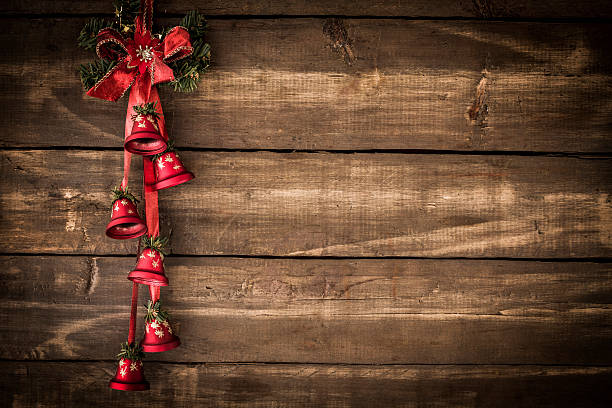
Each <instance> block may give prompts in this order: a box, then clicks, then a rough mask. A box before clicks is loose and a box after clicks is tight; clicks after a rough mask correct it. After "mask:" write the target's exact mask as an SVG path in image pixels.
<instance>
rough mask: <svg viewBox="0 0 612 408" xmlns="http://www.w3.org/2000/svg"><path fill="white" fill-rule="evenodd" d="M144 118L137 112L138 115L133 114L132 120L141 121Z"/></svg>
mask: <svg viewBox="0 0 612 408" xmlns="http://www.w3.org/2000/svg"><path fill="white" fill-rule="evenodd" d="M143 119H144V118H143V117H142V115H141V114H140V113H139V114H138V115H136V116H134V121H136V122H141V121H142V120H143Z"/></svg>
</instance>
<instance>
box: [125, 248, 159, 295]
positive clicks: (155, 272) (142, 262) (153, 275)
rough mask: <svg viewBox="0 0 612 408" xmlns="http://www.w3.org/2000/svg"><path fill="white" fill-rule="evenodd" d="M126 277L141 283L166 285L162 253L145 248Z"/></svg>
mask: <svg viewBox="0 0 612 408" xmlns="http://www.w3.org/2000/svg"><path fill="white" fill-rule="evenodd" d="M128 279H129V280H131V281H133V282H136V283H141V284H143V285H149V286H168V278H166V274H165V273H164V258H163V255H162V254H161V253H160V252H158V251H157V250H155V249H153V248H145V249H144V250H143V251H142V252H141V253H140V257H139V258H138V263H137V264H136V268H134V270H133V271H132V272H130V274H129V275H128Z"/></svg>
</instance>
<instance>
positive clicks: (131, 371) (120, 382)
mask: <svg viewBox="0 0 612 408" xmlns="http://www.w3.org/2000/svg"><path fill="white" fill-rule="evenodd" d="M108 386H109V387H110V388H113V389H115V390H122V391H144V390H148V389H149V383H148V382H147V380H145V378H144V371H143V369H142V361H141V360H131V359H129V358H122V359H121V360H119V364H118V365H117V374H115V376H114V377H113V379H112V380H110V383H109V384H108Z"/></svg>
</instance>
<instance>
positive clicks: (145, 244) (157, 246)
mask: <svg viewBox="0 0 612 408" xmlns="http://www.w3.org/2000/svg"><path fill="white" fill-rule="evenodd" d="M167 244H168V238H167V237H159V236H157V237H154V236H152V235H148V236H147V235H145V236H144V237H142V248H143V249H147V248H151V249H154V250H155V251H157V252H159V253H160V254H162V255H164V256H165V255H168V254H167V253H166V249H165V247H166V245H167Z"/></svg>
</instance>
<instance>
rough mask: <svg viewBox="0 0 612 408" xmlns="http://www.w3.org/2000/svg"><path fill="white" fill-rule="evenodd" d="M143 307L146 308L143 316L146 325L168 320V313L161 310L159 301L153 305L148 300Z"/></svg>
mask: <svg viewBox="0 0 612 408" xmlns="http://www.w3.org/2000/svg"><path fill="white" fill-rule="evenodd" d="M145 307H146V308H147V315H146V316H145V321H146V322H147V323H151V322H152V321H156V322H158V323H163V322H165V321H167V320H168V318H169V315H168V312H166V311H165V310H163V309H162V308H161V301H159V300H158V301H156V302H155V303H153V302H151V301H150V300H149V302H148V303H147V304H146V305H145Z"/></svg>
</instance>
